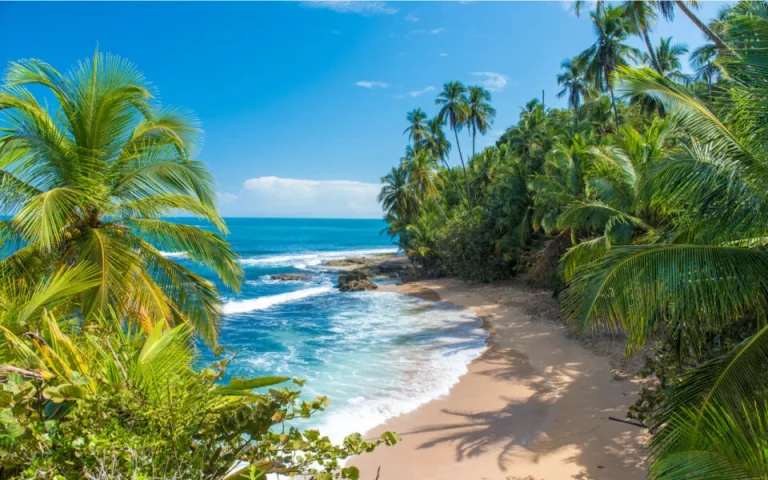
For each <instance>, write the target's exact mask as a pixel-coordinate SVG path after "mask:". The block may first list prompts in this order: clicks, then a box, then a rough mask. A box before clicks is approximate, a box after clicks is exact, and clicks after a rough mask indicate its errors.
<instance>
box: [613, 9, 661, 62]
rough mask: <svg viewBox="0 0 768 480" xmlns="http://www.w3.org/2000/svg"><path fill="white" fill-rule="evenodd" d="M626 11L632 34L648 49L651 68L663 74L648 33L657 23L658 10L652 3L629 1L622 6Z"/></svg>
mask: <svg viewBox="0 0 768 480" xmlns="http://www.w3.org/2000/svg"><path fill="white" fill-rule="evenodd" d="M621 8H622V10H624V16H625V18H626V19H627V23H628V26H629V28H630V29H631V31H632V33H634V34H636V35H639V36H640V37H641V38H642V39H643V42H645V47H646V48H647V49H648V55H649V56H650V57H651V66H652V67H653V68H654V70H656V71H657V72H659V73H661V65H660V64H659V60H658V58H657V56H656V52H655V51H654V48H653V43H652V42H651V38H650V36H649V35H648V31H649V30H650V29H651V28H653V24H654V22H655V21H656V9H655V7H654V5H653V2H652V1H645V0H627V1H625V2H624V3H622V4H621Z"/></svg>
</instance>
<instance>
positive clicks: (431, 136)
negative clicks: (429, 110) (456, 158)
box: [424, 115, 451, 169]
mask: <svg viewBox="0 0 768 480" xmlns="http://www.w3.org/2000/svg"><path fill="white" fill-rule="evenodd" d="M424 143H425V145H426V147H427V148H429V149H430V150H431V151H432V155H433V156H434V157H435V158H437V159H438V160H440V161H441V162H443V165H445V168H449V169H450V168H451V167H450V165H448V152H450V151H451V143H450V142H449V141H448V139H446V138H445V132H444V131H443V122H442V120H441V119H440V116H439V115H438V116H434V117H432V118H430V119H429V120H428V121H427V135H426V137H425V142H424Z"/></svg>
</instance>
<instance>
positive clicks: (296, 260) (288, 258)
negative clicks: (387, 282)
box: [240, 248, 398, 269]
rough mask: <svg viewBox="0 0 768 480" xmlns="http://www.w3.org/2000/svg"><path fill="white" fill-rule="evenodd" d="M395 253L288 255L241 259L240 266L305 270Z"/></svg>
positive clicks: (381, 250)
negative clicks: (343, 260) (326, 264)
mask: <svg viewBox="0 0 768 480" xmlns="http://www.w3.org/2000/svg"><path fill="white" fill-rule="evenodd" d="M397 251H398V250H397V248H370V249H360V250H337V251H328V252H307V253H295V254H288V255H266V256H256V257H245V258H241V259H240V264H241V265H243V266H245V267H297V268H301V269H305V268H307V267H313V266H317V265H320V264H322V263H323V262H327V261H328V260H338V259H342V258H347V257H363V256H370V255H381V254H387V253H397Z"/></svg>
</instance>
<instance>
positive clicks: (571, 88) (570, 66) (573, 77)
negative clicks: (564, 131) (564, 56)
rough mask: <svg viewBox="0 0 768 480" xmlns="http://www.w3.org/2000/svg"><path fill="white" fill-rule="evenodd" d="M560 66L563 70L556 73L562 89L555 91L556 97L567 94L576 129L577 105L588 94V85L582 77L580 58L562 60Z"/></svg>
mask: <svg viewBox="0 0 768 480" xmlns="http://www.w3.org/2000/svg"><path fill="white" fill-rule="evenodd" d="M560 68H561V69H562V70H563V72H562V73H559V74H558V75H557V84H558V85H562V86H563V89H562V90H560V91H559V92H558V93H557V98H562V97H564V96H566V95H568V106H569V107H571V108H572V109H573V118H574V121H575V122H576V129H578V128H579V106H580V105H581V102H582V100H584V99H585V98H586V97H588V96H589V86H588V85H587V82H586V80H585V79H584V66H583V65H582V62H581V59H580V58H579V57H575V58H572V59H568V60H563V63H561V64H560Z"/></svg>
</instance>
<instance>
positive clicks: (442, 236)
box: [381, 1, 768, 479]
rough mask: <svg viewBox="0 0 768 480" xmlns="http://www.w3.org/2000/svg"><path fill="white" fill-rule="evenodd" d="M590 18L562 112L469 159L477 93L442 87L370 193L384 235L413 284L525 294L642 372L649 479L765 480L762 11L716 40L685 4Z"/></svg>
mask: <svg viewBox="0 0 768 480" xmlns="http://www.w3.org/2000/svg"><path fill="white" fill-rule="evenodd" d="M584 5H585V4H584V3H582V2H577V3H576V8H577V12H579V10H580V9H581V8H582V7H584ZM594 6H595V9H594V11H592V12H591V13H590V19H591V21H592V23H593V25H594V33H595V36H594V38H595V40H594V43H593V44H592V45H585V46H584V48H583V50H582V51H581V52H574V53H575V55H574V57H573V58H570V59H566V60H564V61H563V62H562V73H561V74H560V75H558V77H557V81H558V83H559V84H560V85H561V86H562V90H561V91H560V92H559V93H558V96H559V97H561V98H563V99H564V100H565V101H566V105H567V108H551V107H549V108H548V107H547V106H545V105H544V104H543V103H542V101H540V100H538V99H534V100H531V101H530V102H529V103H528V104H527V105H525V106H524V107H523V108H522V110H521V112H520V116H519V120H518V122H517V123H516V124H515V125H514V126H512V127H509V128H507V129H506V130H505V131H504V132H503V134H501V135H500V136H499V137H498V139H497V140H496V141H495V142H494V144H492V145H490V146H487V147H485V148H483V149H481V150H480V151H474V148H473V149H471V150H470V154H471V155H469V156H468V155H466V154H465V152H466V151H467V150H466V148H464V150H461V148H460V145H459V142H460V141H462V140H463V141H464V142H466V141H467V140H466V139H467V137H466V136H464V138H462V136H461V135H460V133H461V132H462V131H464V132H469V140H468V141H469V142H471V143H472V144H473V145H474V144H475V142H476V140H477V138H478V136H480V138H482V136H483V135H484V134H487V133H488V131H489V130H490V127H489V125H491V124H492V123H493V119H494V113H495V110H494V109H493V107H492V106H491V94H490V93H489V92H485V91H483V90H482V87H472V86H470V87H466V86H464V85H463V84H462V83H460V82H457V81H451V82H448V83H446V84H445V86H444V88H443V91H442V92H440V94H439V95H438V97H437V99H436V103H437V105H438V106H439V110H438V111H437V113H436V117H435V118H436V123H437V124H436V125H432V122H431V121H430V122H429V123H428V120H427V119H428V118H429V114H428V113H426V112H425V111H423V110H418V111H419V112H420V115H419V117H418V118H419V123H418V125H417V124H416V121H415V120H416V116H414V115H410V116H409V117H408V121H409V122H410V124H411V125H410V127H409V130H408V131H409V132H414V131H416V130H418V131H419V135H418V136H417V135H410V136H409V137H408V141H409V144H408V146H407V148H406V151H407V153H406V155H405V156H404V157H403V158H402V159H401V160H400V162H399V164H398V166H397V167H395V168H394V169H393V170H392V172H391V173H390V174H389V175H387V176H386V177H384V178H383V179H382V181H383V183H384V186H383V188H382V191H381V200H382V204H383V206H384V208H385V210H386V220H387V221H388V224H389V228H388V231H389V233H390V234H391V235H393V238H397V239H398V241H399V242H400V245H401V247H402V248H403V250H404V251H405V252H406V253H407V254H408V255H409V256H410V257H411V258H412V259H413V260H414V261H415V262H417V263H419V264H421V265H422V266H423V269H422V270H423V272H425V274H428V275H443V274H451V275H458V276H460V277H462V278H465V279H468V280H472V281H492V280H496V279H499V278H505V277H511V276H513V275H516V274H525V276H526V278H528V279H529V280H530V281H532V282H536V283H538V284H544V285H547V286H549V287H550V288H552V289H553V290H554V292H555V294H556V295H557V298H558V300H559V302H560V305H561V308H562V314H563V317H564V319H565V320H566V321H567V322H568V324H569V325H571V326H572V327H573V328H574V329H576V330H577V331H579V332H581V333H583V334H591V335H601V334H605V333H611V334H620V335H623V336H624V337H625V338H626V344H627V352H628V354H630V353H633V352H637V351H641V350H643V349H644V350H645V351H646V352H648V358H649V360H648V364H647V369H646V372H645V373H646V374H647V375H649V376H650V377H651V378H652V379H653V381H652V382H651V383H650V384H649V386H647V387H646V388H644V389H643V390H642V392H641V395H640V400H639V401H638V402H637V404H635V405H634V406H633V408H632V409H631V411H630V416H632V417H633V418H636V419H638V420H640V421H642V422H645V423H646V424H647V425H648V426H649V428H650V431H651V433H652V434H653V438H652V441H651V445H650V450H649V454H650V461H651V468H650V475H651V477H653V478H659V479H691V478H718V479H730V478H732V479H746V478H753V479H758V478H760V479H764V478H766V472H768V375H766V366H768V326H766V318H767V316H768V257H766V250H765V248H766V245H768V242H767V241H766V238H768V226H766V223H765V219H766V218H768V215H767V214H768V196H766V186H768V157H767V156H766V153H765V152H766V151H767V150H768V131H767V130H766V126H765V125H766V121H765V120H766V118H768V110H767V109H766V105H768V102H766V100H767V99H768V87H766V85H768V82H767V80H768V74H767V73H766V69H765V65H766V62H767V61H768V55H766V52H768V49H766V47H768V45H766V39H768V4H766V2H739V3H737V4H734V5H730V6H727V7H726V8H724V9H723V11H722V12H721V14H720V15H719V16H718V17H717V18H716V19H714V21H713V22H711V23H710V24H709V25H707V24H705V23H704V22H702V21H701V20H699V19H698V18H697V17H696V15H695V13H694V11H695V9H696V6H697V5H696V2H685V1H675V2H645V1H635V2H624V3H621V4H613V3H611V4H609V3H608V2H597V3H596V4H594ZM675 10H677V11H680V12H683V13H684V14H685V15H686V16H687V17H688V18H689V19H690V20H692V21H693V22H694V23H695V24H696V25H697V26H698V27H699V28H701V30H702V32H703V33H704V35H705V36H706V38H707V41H708V43H706V44H705V45H703V46H701V47H699V48H696V49H694V50H693V51H692V54H691V58H690V64H691V71H692V72H693V73H692V74H688V73H686V71H685V70H684V69H683V66H682V63H683V55H684V54H685V53H687V51H688V50H687V46H685V45H680V44H677V43H675V42H674V39H672V38H661V39H658V40H657V42H653V40H652V34H653V27H654V23H655V22H656V21H657V20H658V19H659V18H666V19H669V18H671V17H672V15H673V14H674V13H675ZM633 35H636V36H638V37H639V38H641V39H642V41H643V43H644V44H645V46H646V51H645V52H644V51H643V50H642V49H636V48H634V47H632V46H631V45H630V44H629V43H628V40H629V39H630V37H631V36H633ZM473 92H474V93H473ZM481 92H482V93H481ZM480 99H481V101H480ZM480 103H483V104H484V106H482V108H480V107H479V104H480ZM481 117H482V120H480V118H481ZM437 127H442V128H437ZM443 131H445V132H447V133H449V135H447V134H445V133H443ZM451 137H452V141H451V140H449V139H451ZM486 144H487V142H486ZM453 150H455V151H456V153H457V154H458V165H457V166H452V165H451V163H449V162H448V154H449V152H451V151H453ZM430 159H431V160H430ZM425 168H426V169H431V170H432V173H431V174H429V173H427V172H425V171H424V169H425Z"/></svg>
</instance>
